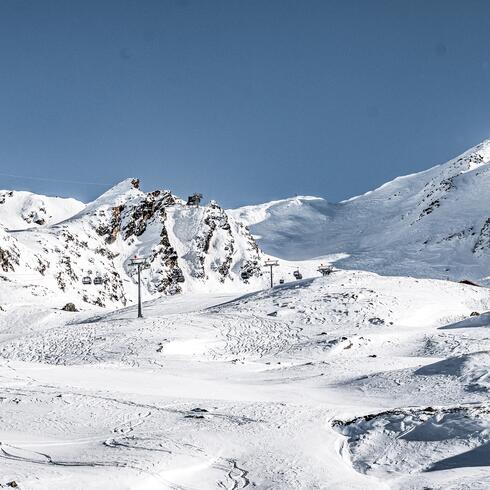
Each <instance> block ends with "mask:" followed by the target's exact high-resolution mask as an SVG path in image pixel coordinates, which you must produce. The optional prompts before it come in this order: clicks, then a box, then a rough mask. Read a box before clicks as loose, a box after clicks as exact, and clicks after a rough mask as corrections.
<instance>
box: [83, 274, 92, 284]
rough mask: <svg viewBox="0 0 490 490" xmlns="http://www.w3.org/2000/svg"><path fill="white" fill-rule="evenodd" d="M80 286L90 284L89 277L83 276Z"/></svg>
mask: <svg viewBox="0 0 490 490" xmlns="http://www.w3.org/2000/svg"><path fill="white" fill-rule="evenodd" d="M82 284H92V279H91V278H90V276H85V277H84V278H83V279H82Z"/></svg>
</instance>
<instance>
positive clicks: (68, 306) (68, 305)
mask: <svg viewBox="0 0 490 490" xmlns="http://www.w3.org/2000/svg"><path fill="white" fill-rule="evenodd" d="M61 309H62V310H63V311H72V312H75V311H78V310H77V308H76V307H75V305H74V304H73V303H66V305H65V306H63V308H61Z"/></svg>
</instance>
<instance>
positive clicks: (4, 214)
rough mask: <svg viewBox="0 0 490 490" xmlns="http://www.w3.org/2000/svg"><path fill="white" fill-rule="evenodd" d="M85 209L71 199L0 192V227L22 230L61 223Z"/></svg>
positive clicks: (30, 193) (26, 193)
mask: <svg viewBox="0 0 490 490" xmlns="http://www.w3.org/2000/svg"><path fill="white" fill-rule="evenodd" d="M84 207H85V204H84V203H83V202H80V201H77V200H76V199H71V198H62V197H49V196H42V195H39V194H33V193H32V192H25V191H2V190H0V226H3V227H4V228H8V229H11V230H20V229H25V228H33V227H38V226H44V225H52V224H55V223H59V222H60V221H63V220H65V219H67V218H70V217H71V216H73V215H74V214H76V213H78V212H80V211H81V210H82V209H83V208H84Z"/></svg>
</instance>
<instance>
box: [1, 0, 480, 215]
mask: <svg viewBox="0 0 490 490" xmlns="http://www.w3.org/2000/svg"><path fill="white" fill-rule="evenodd" d="M489 19H490V2H489V1H487V0H481V1H479V0H464V1H463V0H458V1H452V0H444V1H443V0H441V1H439V0H432V1H431V0H421V1H418V0H400V1H397V0H389V1H381V0H359V1H354V0H340V1H336V0H319V1H315V0H301V1H300V0H298V1H292V0H277V1H276V0H257V1H255V0H241V1H235V0H222V1H218V0H216V1H215V0H176V1H170V0H169V1H165V0H114V1H112V0H96V1H95V0H94V1H92V0H58V1H54V0H1V1H0V62H1V67H0V172H1V173H3V174H13V175H19V176H30V177H33V178H34V177H35V178H43V179H59V180H66V181H77V182H83V183H56V182H50V181H44V180H26V179H22V178H13V177H6V176H4V175H0V188H17V189H29V190H33V191H35V192H40V193H49V194H57V195H72V196H75V197H78V198H81V199H82V200H85V201H87V200H90V199H93V198H94V197H96V196H97V195H98V194H99V193H101V192H102V191H103V190H104V188H105V187H104V185H105V186H106V187H107V186H108V185H111V184H114V183H116V182H118V181H120V180H122V179H124V178H126V177H130V176H131V177H133V176H136V177H140V178H141V180H142V185H143V188H144V189H145V190H153V189H154V188H168V189H171V190H173V191H174V192H176V193H177V194H179V195H181V196H184V197H185V196H187V194H188V193H192V192H197V191H199V192H202V193H203V194H204V195H205V199H206V198H207V199H211V198H214V199H216V200H218V201H219V202H220V203H222V204H223V205H225V206H227V207H232V206H238V205H243V204H247V203H256V202H262V201H267V200H272V199H278V198H283V197H288V196H291V195H294V194H309V195H318V196H322V197H325V198H327V199H328V200H329V201H338V200H341V199H345V198H348V197H351V196H353V195H356V194H360V193H363V192H365V191H367V190H369V189H371V188H373V187H376V186H378V185H380V184H382V183H384V182H385V181H387V180H390V179H392V178H394V177H396V176H398V175H400V174H407V173H412V172H416V171H419V170H423V169H425V168H427V167H430V166H432V165H434V164H436V163H442V162H444V161H446V160H448V159H449V158H451V157H453V156H456V155H457V154H458V153H460V152H462V151H464V150H465V149H467V148H468V147H471V146H473V145H475V144H477V143H478V142H480V141H481V140H483V139H485V138H487V137H489V136H490V27H489ZM88 183H98V184H102V185H91V184H88Z"/></svg>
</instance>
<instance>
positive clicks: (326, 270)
mask: <svg viewBox="0 0 490 490" xmlns="http://www.w3.org/2000/svg"><path fill="white" fill-rule="evenodd" d="M317 270H318V272H319V273H320V274H321V275H322V276H329V275H330V274H331V273H332V272H333V268H332V267H331V266H329V265H323V264H320V266H319V267H318V269H317Z"/></svg>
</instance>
